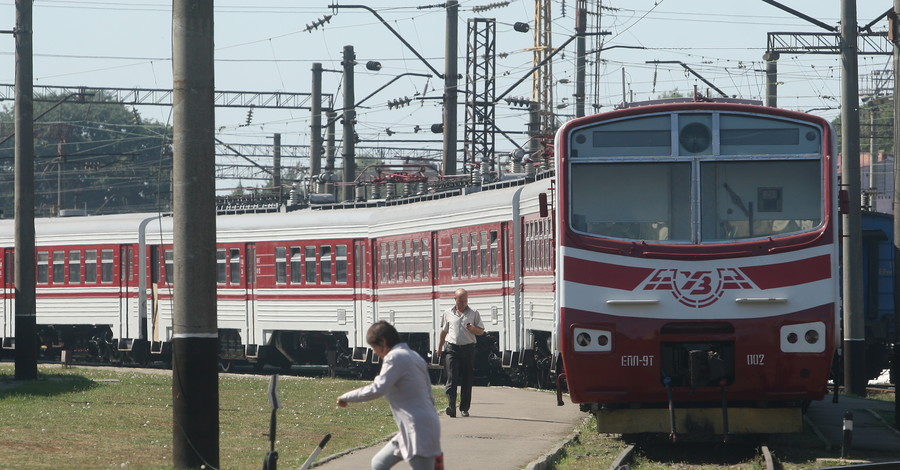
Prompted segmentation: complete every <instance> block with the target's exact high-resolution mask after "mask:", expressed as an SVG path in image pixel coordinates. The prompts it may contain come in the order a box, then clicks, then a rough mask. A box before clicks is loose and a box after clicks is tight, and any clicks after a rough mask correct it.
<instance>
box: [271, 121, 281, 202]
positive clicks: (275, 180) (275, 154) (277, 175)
mask: <svg viewBox="0 0 900 470" xmlns="http://www.w3.org/2000/svg"><path fill="white" fill-rule="evenodd" d="M272 186H273V188H274V191H273V192H275V193H277V194H281V134H278V133H276V134H273V135H272Z"/></svg>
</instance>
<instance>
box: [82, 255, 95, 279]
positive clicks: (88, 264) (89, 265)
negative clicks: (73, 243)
mask: <svg viewBox="0 0 900 470" xmlns="http://www.w3.org/2000/svg"><path fill="white" fill-rule="evenodd" d="M84 282H90V283H94V282H97V250H86V251H85V252H84Z"/></svg>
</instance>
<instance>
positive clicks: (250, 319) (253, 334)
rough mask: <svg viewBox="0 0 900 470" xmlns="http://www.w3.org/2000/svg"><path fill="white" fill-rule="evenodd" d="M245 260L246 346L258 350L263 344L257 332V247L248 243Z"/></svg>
mask: <svg viewBox="0 0 900 470" xmlns="http://www.w3.org/2000/svg"><path fill="white" fill-rule="evenodd" d="M244 259H245V260H247V266H246V267H245V269H244V272H245V278H246V279H245V283H244V285H245V287H244V292H245V294H246V299H247V302H246V304H247V337H246V338H244V344H247V345H254V346H253V347H251V348H250V349H256V348H255V346H256V345H258V344H260V343H261V342H262V337H261V335H259V334H258V333H257V331H256V245H254V244H252V243H248V244H247V247H246V251H245V253H244ZM254 354H255V351H248V355H254Z"/></svg>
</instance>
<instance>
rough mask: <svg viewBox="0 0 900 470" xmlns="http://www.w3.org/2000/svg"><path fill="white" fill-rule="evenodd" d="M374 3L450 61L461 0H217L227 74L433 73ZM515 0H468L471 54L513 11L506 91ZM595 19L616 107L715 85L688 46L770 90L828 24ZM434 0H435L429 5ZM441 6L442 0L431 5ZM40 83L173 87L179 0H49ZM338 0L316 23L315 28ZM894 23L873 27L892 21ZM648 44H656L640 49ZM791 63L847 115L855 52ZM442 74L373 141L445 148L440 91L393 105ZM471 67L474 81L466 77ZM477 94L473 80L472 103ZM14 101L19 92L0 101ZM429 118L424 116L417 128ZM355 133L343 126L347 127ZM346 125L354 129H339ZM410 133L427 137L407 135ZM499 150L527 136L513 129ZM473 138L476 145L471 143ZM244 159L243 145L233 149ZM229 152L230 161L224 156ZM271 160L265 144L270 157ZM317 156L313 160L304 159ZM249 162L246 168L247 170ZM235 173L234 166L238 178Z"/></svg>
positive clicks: (512, 61)
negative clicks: (795, 39)
mask: <svg viewBox="0 0 900 470" xmlns="http://www.w3.org/2000/svg"><path fill="white" fill-rule="evenodd" d="M14 3H15V2H14V1H13V0H6V1H4V2H2V5H0V30H11V29H13V27H14V26H15V6H14ZM332 3H336V4H339V5H354V4H365V5H367V6H370V7H372V8H374V9H376V10H377V11H378V12H379V14H380V15H381V16H382V17H384V19H385V20H386V21H387V22H388V23H389V24H390V25H391V26H392V27H393V28H394V29H395V30H396V31H397V32H398V33H399V34H400V35H401V36H402V37H403V38H404V39H405V40H406V41H407V42H408V43H410V44H411V45H412V47H413V48H415V49H416V50H417V51H418V52H419V53H420V54H421V55H422V56H423V57H424V58H425V61H427V62H428V63H429V64H431V66H432V67H433V68H435V69H437V70H438V71H440V72H442V73H443V70H444V29H445V19H446V15H445V11H444V10H443V9H442V8H438V7H434V5H435V4H437V3H442V2H439V1H436V0H422V1H421V2H413V1H407V0H393V1H388V0H355V1H352V2H348V1H346V0H321V1H319V0H242V1H239V0H218V1H216V2H215V11H216V15H215V30H216V33H215V60H216V78H215V80H216V88H217V89H218V90H233V91H263V92H274V91H288V92H303V93H308V92H310V91H311V80H312V76H311V72H310V69H311V67H312V63H313V62H321V63H322V64H323V67H324V68H325V69H331V70H340V69H341V54H342V50H343V48H344V46H345V45H352V46H353V47H354V49H355V52H356V56H357V62H358V63H359V64H360V65H359V66H357V67H356V69H355V82H356V92H355V93H356V97H357V101H358V100H359V99H361V98H362V97H365V96H367V95H368V94H369V93H371V92H373V91H375V90H377V89H378V88H379V87H382V86H384V85H386V84H387V83H388V82H389V81H390V80H391V79H393V78H394V77H396V76H397V75H399V74H403V73H417V74H428V73H431V71H430V69H429V67H428V66H427V65H426V64H424V63H423V62H422V61H421V60H419V59H418V58H416V56H415V55H414V54H413V52H411V51H410V50H409V49H408V48H407V47H406V46H405V45H403V43H402V42H401V41H400V40H399V39H398V38H397V37H396V36H394V35H393V34H392V33H391V32H390V30H389V29H388V28H387V27H385V25H383V24H381V23H380V22H379V21H378V19H377V18H376V17H375V16H374V15H373V14H372V13H370V12H368V11H366V10H363V9H357V8H329V6H331V5H332ZM498 3H499V4H503V3H507V2H501V1H499V0H460V19H459V49H458V56H459V65H458V69H459V71H460V73H463V74H464V73H465V69H466V59H465V57H466V44H467V41H466V35H467V25H468V22H469V20H470V19H472V18H476V17H482V18H494V19H496V21H497V29H496V38H495V39H496V50H497V53H498V58H497V62H496V73H497V78H496V90H497V94H501V93H503V92H505V91H507V90H508V89H510V88H511V87H512V86H513V84H514V83H515V82H516V81H517V80H519V79H521V78H523V77H524V76H525V75H526V74H527V72H528V71H529V70H530V69H531V67H532V60H533V53H532V52H531V50H530V48H531V47H532V46H533V43H534V37H533V33H532V32H528V33H524V34H523V33H520V32H517V31H514V29H513V24H514V23H515V22H526V23H529V24H530V25H531V26H532V27H533V26H534V11H535V5H534V1H533V0H511V1H509V2H508V3H509V4H508V5H506V6H501V7H498V8H494V9H490V10H487V11H481V12H476V11H475V10H477V9H478V8H477V7H483V6H485V5H488V4H498ZM781 3H782V4H784V5H786V6H788V7H790V8H792V9H794V10H798V11H800V12H802V13H805V14H807V15H809V16H812V17H814V18H816V19H817V20H820V21H822V22H824V23H826V24H829V25H838V24H839V22H840V5H841V2H840V1H839V0H829V1H825V2H823V1H822V0H782V1H781ZM587 4H588V8H589V11H599V12H600V14H599V15H592V17H591V18H592V19H591V20H589V24H592V25H598V26H596V27H595V29H594V30H595V31H597V30H599V31H608V32H609V33H610V34H609V35H605V36H596V37H593V38H590V39H588V50H589V51H590V50H594V49H603V51H602V52H600V53H594V54H589V63H588V80H589V82H588V86H587V92H588V110H589V112H592V111H596V112H603V111H609V110H612V109H614V108H615V106H616V105H618V104H620V103H621V102H622V101H623V90H624V95H625V96H626V97H627V99H629V100H635V101H641V100H648V99H656V98H658V97H660V95H661V94H664V93H668V92H672V91H678V92H680V93H684V94H690V93H691V91H692V90H693V88H694V86H695V85H698V86H699V87H700V89H701V90H706V89H707V86H706V85H705V84H703V83H702V82H701V81H700V80H699V79H698V78H697V77H695V76H694V75H692V74H690V73H687V72H686V71H685V70H684V69H683V68H682V66H681V65H678V64H652V63H648V62H650V61H680V62H683V63H685V64H687V65H688V66H690V67H691V68H692V69H694V70H695V71H696V72H697V73H699V74H700V75H701V76H703V78H705V79H706V80H708V81H710V82H712V83H713V84H714V85H715V86H716V87H718V88H720V89H722V90H723V91H724V92H725V93H727V94H728V95H729V96H735V97H738V98H744V99H755V100H763V99H764V96H765V75H764V73H763V70H764V68H765V64H764V62H763V60H762V56H763V54H764V53H765V50H766V34H767V33H768V32H817V33H818V32H824V29H822V28H820V27H819V26H816V25H814V24H811V23H809V22H807V21H805V20H803V19H800V18H797V17H795V16H793V15H791V14H790V13H788V12H785V11H783V10H781V9H778V8H776V7H774V6H772V5H769V4H767V3H765V2H763V1H762V0H740V1H737V0H732V1H728V2H723V1H721V0H602V2H601V0H588V1H587ZM892 5H893V2H892V1H880V2H876V1H873V0H863V1H860V2H858V6H857V11H858V15H857V16H858V23H859V24H860V25H863V24H866V23H868V22H870V21H871V20H873V19H875V18H877V17H878V16H880V15H881V14H882V13H884V12H885V11H886V10H887V9H889V8H891V7H892ZM428 6H431V7H430V8H428ZM420 7H426V8H420ZM551 8H552V14H551V17H552V40H553V45H554V46H558V45H560V44H562V43H563V42H564V41H566V40H567V39H569V38H570V37H571V36H572V35H573V34H574V25H575V19H574V17H575V0H556V1H553V2H552V5H551ZM33 15H34V21H33V28H34V36H33V41H34V54H35V57H34V77H35V85H48V86H90V87H110V88H129V87H138V88H171V85H172V62H171V1H163V0H119V1H113V0H92V1H87V0H85V1H82V0H35V1H34V11H33ZM327 15H332V16H331V18H330V19H329V20H328V21H327V22H323V24H322V25H321V26H319V27H316V28H308V26H309V25H312V24H314V23H315V22H317V21H320V20H324V18H325V17H326V16H327ZM886 27H887V22H886V21H885V20H881V21H880V22H878V23H876V24H875V25H874V26H873V30H874V31H883V30H885V29H886ZM14 46H15V43H14V39H13V37H12V36H11V35H0V64H3V65H0V84H13V83H14V81H15V47H14ZM616 46H618V47H616ZM638 47H640V48H641V49H637V48H638ZM574 58H575V44H574V42H572V43H571V44H569V46H568V47H567V48H566V49H565V50H563V51H560V53H559V54H557V55H556V57H555V59H554V62H553V74H552V80H553V83H554V91H553V94H554V103H555V105H554V107H555V109H556V112H557V113H558V119H559V120H561V121H565V120H567V119H570V118H571V117H572V116H573V115H574V98H573V97H572V95H573V93H574V91H575V90H574V81H575V80H574V78H575V61H574ZM369 60H377V61H379V62H381V63H382V69H381V70H380V71H378V72H370V71H367V70H365V67H363V64H365V62H367V61H369ZM889 61H890V57H889V56H860V57H859V65H860V70H859V73H860V80H861V84H860V89H861V90H865V89H866V88H868V87H869V85H870V84H871V82H870V81H869V80H870V79H871V77H873V76H875V74H877V73H878V72H880V71H882V70H886V69H889V68H890V62H889ZM778 68H779V81H780V82H782V83H781V84H780V85H779V99H778V104H779V106H780V107H783V108H787V109H792V110H799V111H808V112H811V113H813V114H818V115H821V116H824V117H826V118H828V119H833V118H834V117H836V116H838V115H839V109H838V107H839V104H840V92H841V90H840V61H839V57H838V56H831V55H788V54H782V56H781V60H780V61H779V64H778ZM442 85H443V83H442V81H441V80H440V79H439V78H437V77H433V78H430V79H428V78H425V77H417V76H404V77H402V78H400V79H398V80H397V81H396V82H393V83H391V84H389V85H387V86H386V87H385V88H384V89H383V90H382V91H380V92H378V93H377V94H376V95H374V96H373V97H372V98H370V99H369V100H368V101H367V102H366V103H364V106H365V107H364V108H361V109H359V110H358V127H357V133H358V134H359V136H360V139H361V140H362V141H361V142H360V143H359V144H358V145H360V146H393V147H415V148H420V149H421V148H424V149H433V151H434V154H433V155H434V156H435V158H436V159H438V160H440V149H441V143H440V136H439V135H436V134H432V133H431V132H430V130H429V129H430V126H431V124H434V123H439V122H440V121H441V107H440V100H439V99H423V100H413V101H412V102H411V104H410V105H409V106H405V107H402V108H397V109H390V108H389V106H388V101H390V100H395V99H398V98H404V97H410V98H418V97H422V98H439V97H440V96H441V90H442ZM340 87H341V74H340V73H331V72H327V73H325V74H324V78H323V91H324V92H325V93H332V94H333V95H334V99H335V104H336V106H337V107H339V106H340V105H339V103H340V100H341V88H340ZM464 87H465V81H464V80H462V81H460V90H461V91H462V90H464ZM530 93H531V81H530V79H526V80H525V81H523V82H522V83H521V84H520V85H518V86H517V87H515V88H512V89H511V91H510V92H509V96H513V97H524V98H529V97H530ZM463 99H464V95H463V94H462V93H461V94H460V102H462V101H463ZM0 105H3V106H12V102H11V101H5V102H2V103H0ZM139 111H140V113H141V114H142V116H144V117H145V118H148V119H154V120H157V121H159V122H163V123H167V122H171V114H170V111H171V110H170V109H169V108H167V107H160V106H141V107H139ZM458 115H459V123H460V128H459V131H458V134H459V137H460V138H462V137H463V129H462V125H463V120H464V116H465V110H464V108H463V107H462V105H460V108H459V112H458ZM496 118H497V122H498V126H499V127H500V128H501V129H503V130H504V131H507V132H509V133H510V136H511V137H512V138H513V139H514V140H517V141H519V142H517V143H518V144H519V145H524V143H525V136H524V135H522V134H520V133H521V132H523V131H525V130H526V124H527V113H526V111H525V110H523V109H517V108H513V107H511V106H508V105H506V104H505V103H501V104H498V105H497V107H496ZM247 121H248V112H247V110H242V109H218V110H217V112H216V127H217V129H218V131H217V137H218V138H219V139H220V140H222V141H223V142H227V143H258V144H269V143H271V142H272V136H273V134H276V133H278V134H281V139H282V144H285V145H306V144H308V143H309V140H310V131H309V124H310V115H309V112H308V111H302V110H264V109H256V110H254V112H253V114H252V116H250V117H249V121H250V122H249V124H248V122H247ZM417 126H418V128H419V129H420V130H418V131H417ZM338 128H339V130H338V132H339V133H340V126H338ZM338 139H340V136H338ZM396 140H408V141H415V142H396ZM496 142H497V150H498V151H500V152H509V151H511V150H513V149H514V148H515V147H514V145H513V144H512V143H510V142H508V141H507V140H506V139H504V138H502V137H499V136H498V138H497V141H496ZM460 148H462V145H460ZM220 160H221V161H230V157H220ZM221 161H220V162H221ZM258 161H259V162H260V164H263V165H265V164H266V161H265V159H264V158H260V159H259V160H258ZM297 164H301V165H306V164H308V162H302V163H301V162H297ZM241 171H246V170H241ZM242 174H245V173H240V172H235V173H223V175H222V176H223V181H222V183H221V185H220V188H227V187H229V186H235V185H236V184H240V185H242V186H243V187H248V186H253V185H254V184H258V183H257V182H251V181H240V179H241V178H240V176H241V175H242ZM226 180H227V181H226Z"/></svg>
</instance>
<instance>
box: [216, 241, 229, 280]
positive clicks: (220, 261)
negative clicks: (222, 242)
mask: <svg viewBox="0 0 900 470" xmlns="http://www.w3.org/2000/svg"><path fill="white" fill-rule="evenodd" d="M227 261H228V260H227V259H225V249H224V248H220V249H217V250H216V284H225V270H226V269H227V268H228V266H227V264H226V262H227Z"/></svg>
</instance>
